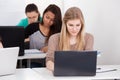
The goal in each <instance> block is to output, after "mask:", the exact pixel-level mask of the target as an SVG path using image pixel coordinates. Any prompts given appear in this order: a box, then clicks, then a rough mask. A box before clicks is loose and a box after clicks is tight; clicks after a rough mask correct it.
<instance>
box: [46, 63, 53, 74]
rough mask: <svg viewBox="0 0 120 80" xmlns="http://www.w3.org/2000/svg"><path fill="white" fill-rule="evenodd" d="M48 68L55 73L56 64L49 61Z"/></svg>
mask: <svg viewBox="0 0 120 80" xmlns="http://www.w3.org/2000/svg"><path fill="white" fill-rule="evenodd" d="M46 68H47V69H48V70H50V71H52V72H53V71H54V63H53V62H52V61H47V62H46Z"/></svg>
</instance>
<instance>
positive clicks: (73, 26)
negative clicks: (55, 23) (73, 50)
mask: <svg viewBox="0 0 120 80" xmlns="http://www.w3.org/2000/svg"><path fill="white" fill-rule="evenodd" d="M66 25H67V30H68V32H69V34H70V36H73V37H75V36H77V34H78V33H79V31H80V29H81V23H80V19H73V20H68V21H67V23H66Z"/></svg>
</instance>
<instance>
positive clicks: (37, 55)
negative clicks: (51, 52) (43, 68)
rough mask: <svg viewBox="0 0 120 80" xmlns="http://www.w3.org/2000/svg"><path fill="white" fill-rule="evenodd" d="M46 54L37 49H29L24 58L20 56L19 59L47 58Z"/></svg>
mask: <svg viewBox="0 0 120 80" xmlns="http://www.w3.org/2000/svg"><path fill="white" fill-rule="evenodd" d="M45 56H46V53H43V52H41V51H39V50H37V49H29V50H25V54H24V56H19V57H18V59H19V60H22V59H39V58H45Z"/></svg>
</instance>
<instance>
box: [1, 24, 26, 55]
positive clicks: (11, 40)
mask: <svg viewBox="0 0 120 80" xmlns="http://www.w3.org/2000/svg"><path fill="white" fill-rule="evenodd" d="M0 36H1V38H2V44H3V47H4V48H7V47H17V46H19V47H20V51H19V56H23V55H24V28H23V27H17V26H0Z"/></svg>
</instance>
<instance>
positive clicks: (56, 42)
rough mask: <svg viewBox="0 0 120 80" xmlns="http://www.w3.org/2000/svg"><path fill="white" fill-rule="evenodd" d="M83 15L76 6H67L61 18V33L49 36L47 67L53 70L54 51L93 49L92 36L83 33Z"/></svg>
mask: <svg viewBox="0 0 120 80" xmlns="http://www.w3.org/2000/svg"><path fill="white" fill-rule="evenodd" d="M84 26H85V24H84V17H83V14H82V12H81V10H80V9H79V8H77V7H71V8H69V9H68V10H67V11H66V13H65V15H64V18H63V25H62V30H61V33H57V34H54V35H52V36H51V37H50V39H49V43H48V52H47V56H46V67H47V69H49V70H51V71H54V51H57V50H61V51H69V50H78V51H81V50H93V43H94V38H93V36H92V35H91V34H89V33H85V31H84V29H85V27H84Z"/></svg>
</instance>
